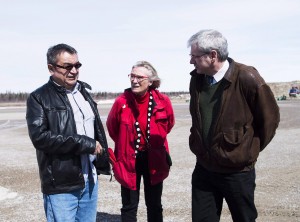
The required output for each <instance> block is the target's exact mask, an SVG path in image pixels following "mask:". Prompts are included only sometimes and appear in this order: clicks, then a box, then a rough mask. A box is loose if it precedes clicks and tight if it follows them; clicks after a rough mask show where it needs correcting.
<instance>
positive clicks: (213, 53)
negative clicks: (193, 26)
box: [210, 50, 218, 59]
mask: <svg viewBox="0 0 300 222" xmlns="http://www.w3.org/2000/svg"><path fill="white" fill-rule="evenodd" d="M210 53H211V58H213V59H217V57H218V53H217V51H216V50H211V52H210Z"/></svg>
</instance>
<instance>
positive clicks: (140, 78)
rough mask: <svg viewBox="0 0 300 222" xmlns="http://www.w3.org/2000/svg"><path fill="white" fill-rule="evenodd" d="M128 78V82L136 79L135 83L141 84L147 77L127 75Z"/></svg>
mask: <svg viewBox="0 0 300 222" xmlns="http://www.w3.org/2000/svg"><path fill="white" fill-rule="evenodd" d="M128 78H129V79H130V81H133V80H134V79H136V81H137V82H138V83H139V82H142V81H143V80H145V79H148V78H149V77H148V76H138V75H134V74H129V75H128Z"/></svg>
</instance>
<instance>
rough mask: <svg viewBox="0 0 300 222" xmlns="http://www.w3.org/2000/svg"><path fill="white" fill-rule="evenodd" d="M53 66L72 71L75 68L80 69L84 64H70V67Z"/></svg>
mask: <svg viewBox="0 0 300 222" xmlns="http://www.w3.org/2000/svg"><path fill="white" fill-rule="evenodd" d="M53 66H56V67H58V68H62V69H66V70H68V71H71V70H72V69H73V67H75V69H79V68H80V67H81V66H82V64H81V63H80V62H77V63H76V64H70V65H66V66H61V65H57V64H53Z"/></svg>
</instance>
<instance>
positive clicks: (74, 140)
mask: <svg viewBox="0 0 300 222" xmlns="http://www.w3.org/2000/svg"><path fill="white" fill-rule="evenodd" d="M38 98H39V96H38V95H35V94H30V96H29V98H28V100H27V111H26V120H27V126H28V133H29V137H30V139H31V141H32V143H33V145H34V147H35V148H36V149H38V150H41V151H43V152H45V153H51V154H67V153H75V154H78V155H79V154H82V153H90V154H92V153H94V151H95V147H96V141H95V140H94V139H92V138H89V137H87V136H85V135H78V134H75V133H74V134H73V135H69V136H66V135H63V134H58V133H54V131H53V130H51V129H49V122H48V121H50V120H48V118H47V116H46V113H45V111H44V108H43V106H42V102H41V101H40V100H39V99H38Z"/></svg>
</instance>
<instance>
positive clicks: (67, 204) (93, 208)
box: [44, 181, 98, 222]
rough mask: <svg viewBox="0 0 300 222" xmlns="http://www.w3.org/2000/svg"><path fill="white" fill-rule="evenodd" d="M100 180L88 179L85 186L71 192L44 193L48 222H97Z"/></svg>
mask: <svg viewBox="0 0 300 222" xmlns="http://www.w3.org/2000/svg"><path fill="white" fill-rule="evenodd" d="M97 199H98V181H97V183H96V184H94V182H93V181H90V182H89V181H87V182H86V184H85V188H83V189H79V190H74V191H72V192H70V193H61V194H51V195H46V194H44V208H45V214H46V217H47V221H48V222H69V221H72V222H73V221H78V222H80V221H82V222H89V221H91V222H95V221H96V215H97Z"/></svg>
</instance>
